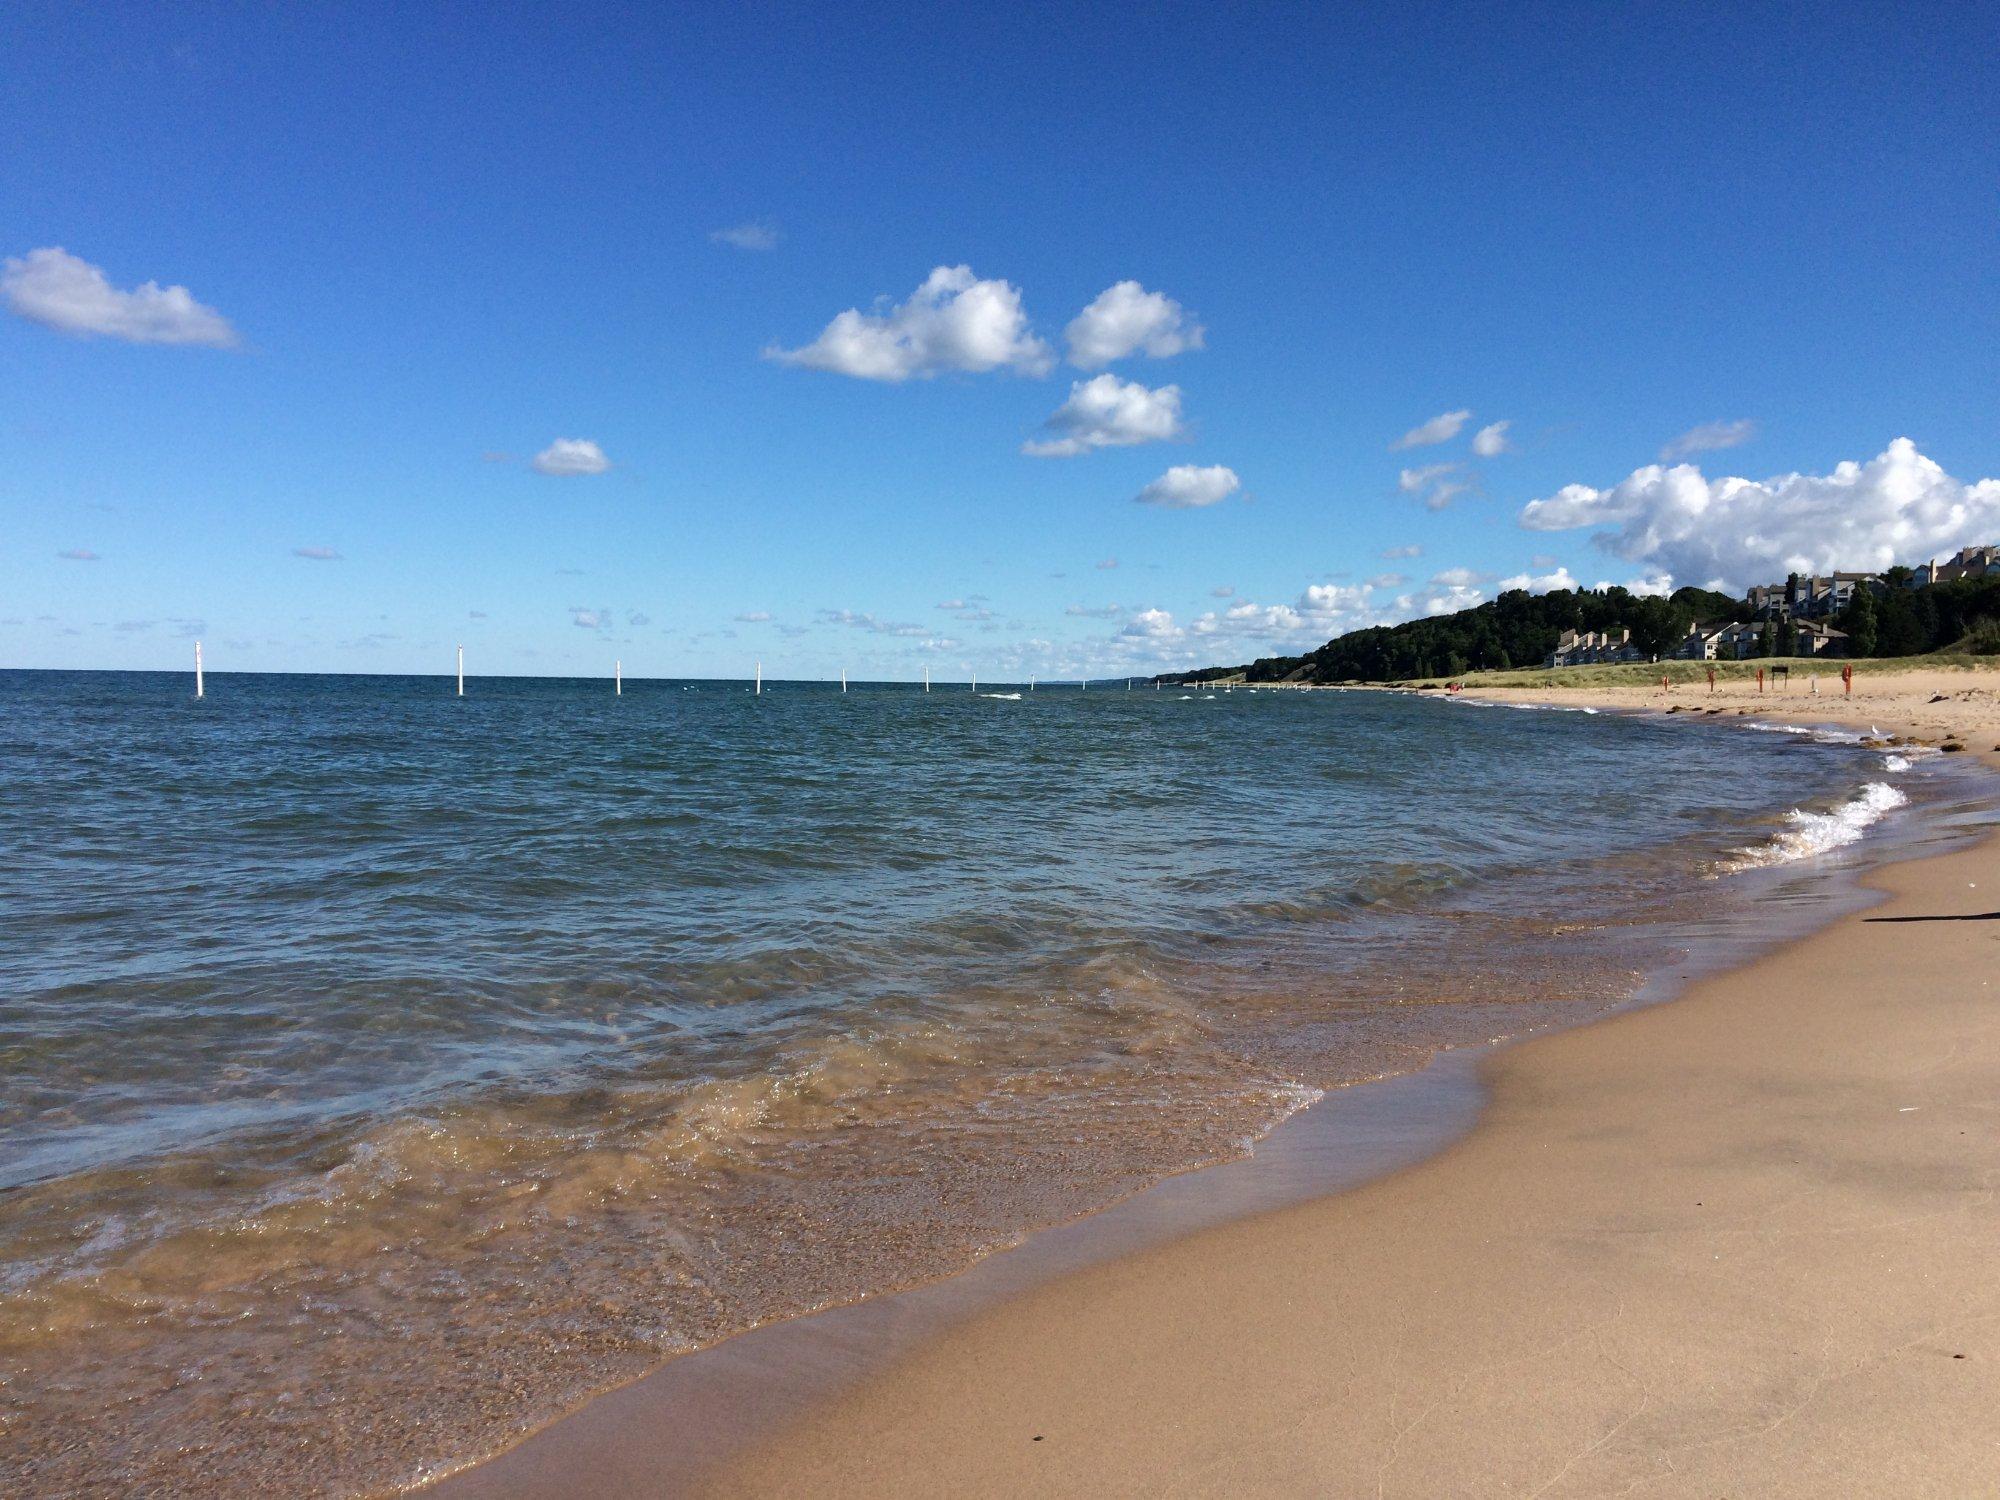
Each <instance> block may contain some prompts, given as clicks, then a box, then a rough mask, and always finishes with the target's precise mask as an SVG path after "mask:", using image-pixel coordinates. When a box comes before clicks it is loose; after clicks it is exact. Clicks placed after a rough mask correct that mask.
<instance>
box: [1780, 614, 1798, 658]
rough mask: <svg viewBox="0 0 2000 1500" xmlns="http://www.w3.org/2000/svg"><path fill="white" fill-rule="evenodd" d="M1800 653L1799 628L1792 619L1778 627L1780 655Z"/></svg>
mask: <svg viewBox="0 0 2000 1500" xmlns="http://www.w3.org/2000/svg"><path fill="white" fill-rule="evenodd" d="M1798 654H1799V628H1798V626H1796V625H1794V624H1793V623H1792V622H1791V621H1790V620H1787V621H1785V623H1784V624H1782V625H1780V626H1779V627H1778V655H1780V656H1797V655H1798Z"/></svg>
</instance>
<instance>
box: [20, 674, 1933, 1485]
mask: <svg viewBox="0 0 2000 1500" xmlns="http://www.w3.org/2000/svg"><path fill="white" fill-rule="evenodd" d="M1948 781H1949V777H1948V776H1945V775H1944V774H1943V770H1942V768H1941V767H1937V766H1935V765H1933V764H1931V763H1927V762H1925V761H1922V760H1912V759H1905V758H1902V757H1896V758H1893V759H1892V758H1891V757H1889V756H1887V755H1885V754H1884V753H1882V752H1881V751H1879V750H1870V749H1868V748H1866V747H1863V746H1860V745H1856V744H1852V743H1846V742H1842V741H1841V740H1839V739H1838V737H1822V738H1815V737H1812V736H1808V735H1804V734H1772V733H1748V732H1743V731H1742V730H1740V729H1737V728H1733V727H1723V726H1718V725H1714V724H1707V725H1697V724H1691V723H1688V722H1686V721H1684V720H1674V721H1667V720H1640V719H1633V718H1623V717H1614V716H1610V715H1590V714H1585V713H1568V712H1519V711H1508V710H1499V709H1488V708H1481V707H1477V706H1474V705H1470V704H1459V703H1446V702H1443V701H1438V700H1436V699H1433V698H1428V697H1416V696H1391V695H1384V694H1373V693H1302V692H1276V691H1264V692H1258V693H1251V692H1244V691H1237V692H1234V693H1216V692H1199V691H1182V690H1178V689H1167V690H1165V691H1154V690H1151V689H1147V688H1142V689H1141V690H1139V691H1135V692H1128V691H1124V690H1123V689H1122V687H1120V688H1116V689H1113V690H1105V689H1104V688H1103V687H1102V686H1101V685H1100V686H1098V687H1093V688H1092V689H1091V690H1090V691H1088V692H1083V691H1079V690H1078V689H1077V688H1075V687H1074V686H1073V685H1072V686H1069V687H1065V688H1062V689H1052V688H1046V687H1045V688H1042V689H1040V690H1038V691H1029V690H1027V689H1026V687H1025V686H1023V687H1014V686H1005V687H1000V688H997V689H996V688H987V689H982V691H980V692H979V693H977V694H975V693H973V692H971V691H969V690H967V689H966V688H965V687H964V686H962V685H960V686H953V687H949V688H946V687H942V686H940V687H939V688H937V689H936V690H934V691H932V692H930V693H928V694H926V693H924V692H922V691H921V690H920V689H916V688H910V687H890V686H862V685H857V686H856V687H855V689H854V690H853V691H851V692H848V693H845V694H843V693H841V692H840V691H839V690H838V688H837V686H827V685H820V684H785V683H778V684H768V685H767V686H766V690H765V692H764V693H763V695H762V696H755V695H753V694H752V693H751V692H750V691H749V690H748V685H747V684H733V683H717V682H698V683H692V682H691V683H682V682H628V683H626V685H625V692H624V695H623V696H622V697H613V696H612V693H611V690H610V685H609V684H608V683H594V682H593V683H584V682H577V681H552V680H534V679H505V680H475V681H473V682H471V683H470V684H468V688H467V696H466V697H465V698H463V699H459V698H457V697H455V696H454V695H453V693H452V686H451V683H450V682H449V680H444V679H435V678H407V677H402V678H387V677H307V676H242V675H211V676H210V677H209V679H208V695H207V697H206V698H205V699H204V700H202V701H200V702H197V701H195V700H194V699H193V697H192V693H191V683H190V682H189V681H188V680H187V679H186V678H184V677H181V676H170V675H165V674H117V673H76V674H66V673H7V674H0V856H4V857H0V929H4V941H0V1359H4V1362H5V1366H6V1379H5V1383H4V1386H0V1423H4V1426H0V1490H4V1491H6V1492H8V1493H31V1492H32V1493H37V1494H57V1493H72V1492H75V1493H89V1492H107V1493H132V1492H138V1491H146V1492H150V1493H177V1492H207V1493H213V1492H217V1491H226V1492H253V1491H256V1492H262V1491H266V1490H271V1491H280V1492H332V1493H345V1492H351V1491H354V1490H358V1489H368V1488H371V1487H381V1486H384V1485H392V1484H396V1483H401V1482H407V1481H409V1480H412V1479H414V1478H416V1477H418V1476H420V1475H422V1474H425V1473H427V1472H432V1471H434V1470H436V1469H437V1468H440V1467H445V1466H449V1465H451V1464H453V1463H455V1462H458V1461H461V1460H463V1459H465V1458H467V1457H470V1456H475V1455H477V1454H480V1453H484V1452H489V1451H491V1450H492V1449H493V1448H494V1447H496V1446H498V1445H500V1444H502V1443H504V1442H506V1441H507V1440H508V1439H509V1438H510V1437H511V1436H512V1435H514V1434H516V1433H518V1432H519V1431H521V1430H522V1429H523V1428H525V1427H527V1426H530V1425H533V1424H535V1423H537V1422H539V1421H542V1420H545V1419H546V1418H547V1417H548V1416H550V1415H551V1414H553V1413H555V1412H557V1411H560V1410H562V1409H564V1408H565V1407H567V1406H569V1405H572V1404H574V1402H576V1401H577V1400H578V1399H580V1398H581V1397H582V1396H584V1395H586V1394H588V1393H589V1392H591V1391H593V1390H597V1389H601V1388H603V1387H605V1386H606V1385H608V1384H612V1383H615V1382H617V1381H620V1380H624V1379H627V1378H630V1377H631V1376H633V1375H635V1374H637V1373H639V1372H640V1371H642V1370H644V1369H646V1368H648V1367H649V1366H651V1365H654V1364H656V1363H658V1362H659V1361H660V1360H661V1359H663V1358H666V1357H668V1356H670V1355H672V1354H674V1353H676V1352H679V1351H683V1350H687V1349H692V1348H696V1347H699V1346H701V1345H703V1344H706V1343H710V1342H713V1341H714V1340H716V1339H718V1338H720V1337H723V1336H725V1335H727V1334H728V1333H730V1332H732V1331H735V1330H738V1329H741V1328H744V1327H747V1326H750V1325H751V1324H754V1323H757V1322H761V1321H765V1320H768V1319H770V1318H774V1317H779V1316H783V1315H787V1314H791V1313H796V1312H799V1311H803V1310H806V1309H810V1308H813V1307H818V1306H824V1305H827V1304H830V1303H834V1302H840V1301H846V1300H851V1299H853V1298H856V1297H860V1296H864V1295H867V1294H868V1293H870V1292H875V1291H880V1290H883V1289H886V1288H889V1287H893V1286H898V1285H904V1284H908V1283H910V1282H912V1281H916V1280H921V1279H925V1278H929V1277H934V1276H937V1275H940V1274H944V1273H946V1272H949V1271H950V1270H952V1269H954V1268H956V1267H959V1266H962V1265H964V1264H966V1263H968V1262H969V1261H970V1260H972V1259H974V1258H976V1257H977V1256H979V1255H980V1254H982V1253H984V1252H986V1251H988V1250H990V1249H992V1248H994V1247H996V1246H1000V1245H1004V1244H1007V1243H1009V1242H1011V1241H1013V1240H1016V1239H1018V1238H1019V1237H1020V1236H1021V1235H1022V1234H1023V1233H1024V1232H1026V1231H1028V1230H1030V1229H1032V1228H1034V1227H1036V1226H1039V1225H1045V1224H1049V1223H1054V1222H1058V1221H1061V1220H1064V1219H1067V1218H1070V1217H1073V1216H1075V1215H1076V1214H1078V1213H1082V1212H1085V1211H1088V1210H1089V1209H1092V1208H1094V1207H1098V1206H1101V1205H1103V1204H1105V1203H1107V1202H1110V1201H1112V1200H1114V1199H1117V1198H1119V1197H1121V1196H1124V1195H1126V1194H1129V1193H1131V1192H1133V1191H1135V1190H1137V1189H1139V1188H1141V1187H1144V1186H1146V1185H1147V1184H1149V1183H1151V1182H1154V1181H1157V1180H1159V1179H1160V1178H1161V1177H1163V1176H1165V1175H1167V1174H1170V1173H1173V1172H1177V1171H1180V1170H1184V1169H1186V1168H1188V1167H1190V1166H1194V1165H1198V1164H1201V1163H1205V1162H1212V1161H1216V1160H1220V1159H1224V1158H1227V1157H1231V1156H1235V1155H1240V1154H1241V1153H1242V1152H1244V1151H1245V1150H1247V1149H1249V1147H1250V1145H1251V1143H1253V1142H1254V1141H1255V1139H1256V1138H1257V1137H1258V1136H1260V1135H1261V1134H1262V1133H1263V1132H1265V1131H1267V1130H1268V1129H1269V1128H1270V1127H1271V1126H1273V1125H1274V1124H1275V1123H1276V1122H1278V1121H1279V1120H1281V1119H1283V1118H1284V1117H1285V1116H1286V1115H1287V1114H1289V1113H1291V1112H1292V1111H1294V1110H1296V1109H1298V1108H1300V1107H1301V1106H1302V1105H1304V1104H1306V1103H1308V1102H1309V1101H1310V1100H1311V1099H1313V1098H1314V1097H1315V1096H1316V1094H1317V1093H1318V1091H1320V1090H1323V1089H1327V1088H1331V1087H1336V1086H1340V1085H1343V1084H1348V1083H1352V1082H1355V1081H1357V1080H1362V1079H1367V1078H1372V1077H1378V1076H1381V1075H1383V1074H1386V1073H1391V1072H1397V1071H1402V1070H1407V1069H1409V1068H1412V1067H1416V1066H1419V1065H1421V1063H1422V1062H1423V1061H1424V1060H1425V1059H1426V1058H1428V1057H1429V1056H1430V1055H1432V1053H1433V1052H1434V1051H1435V1050H1436V1049H1438V1048H1440V1047H1444V1046H1450V1045H1454V1044H1458V1043H1463V1042H1467V1041H1472V1040H1484V1039H1486V1038H1489V1037H1493V1036H1498V1035H1510V1034H1518V1033H1520V1032H1523V1031H1527V1030H1532V1029H1535V1028H1538V1027H1543V1026H1547V1025H1551V1024H1556V1023H1558V1022H1561V1021H1564V1020H1568V1019H1574V1018H1578V1017H1582V1016H1586V1015H1590V1014H1595V1013H1598V1012H1599V1011H1601V1010H1603V1009H1605V1008H1607V1007H1609V1006H1611V1005H1614V1004H1616V1003H1618V1002H1619V1001H1621V1000H1622V999H1624V998H1626V997H1627V996H1629V995H1630V994H1631V993H1632V992H1633V991H1634V990H1635V988H1636V987H1637V986H1638V985H1639V983H1640V982H1641V981H1642V979H1643V978H1644V977H1645V975H1646V974H1648V973H1650V972H1653V971H1654V970H1656V969H1657V968H1659V966H1661V965H1662V964H1666V963H1670V962H1672V961H1673V960H1674V959H1675V957H1676V956H1678V955H1679V954H1682V953H1684V952H1685V951H1686V948H1687V946H1688V944H1689V943H1690V942H1691V941H1698V934H1699V933H1700V932H1701V931H1702V929H1703V926H1704V924H1708V923H1713V922H1714V921H1715V920H1716V919H1717V915H1718V913H1737V912H1740V911H1742V910H1744V909H1745V908H1746V906H1748V905H1750V904H1752V903H1763V904H1764V907H1765V909H1768V910H1780V909H1782V908H1784V907H1785V906H1786V905H1787V904H1788V903H1796V902H1800V901H1807V900H1809V899H1810V892H1811V889H1812V881H1813V880H1814V879H1815V878H1817V872H1818V871H1819V869H1820V867H1821V866H1823V865H1824V864H1826V863H1827V862H1828V860H1829V859H1830V858H1831V859H1838V858H1839V855H1838V854H1833V855H1829V854H1828V852H1827V851H1837V850H1839V849H1841V848H1843V847H1847V846H1850V845H1851V843H1852V840H1853V839H1855V838H1858V837H1859V836H1860V835H1861V834H1863V833H1864V832H1866V831H1867V830H1868V829H1869V828H1870V827H1871V826H1873V825H1875V824H1876V823H1877V820H1879V819H1882V818H1888V819H1890V820H1894V819H1896V818H1898V817H1907V816H1909V813H1908V812H1905V811H1902V810H1900V809H1902V807H1903V804H1904V803H1905V802H1906V801H1910V800H1914V803H1915V804H1916V805H1917V806H1918V807H1922V806H1924V805H1927V804H1928V803H1931V802H1934V801H1937V800H1938V799H1939V798H1940V797H1942V796H1943V795H1944V792H1945V789H1946V783H1947V782H1948ZM1774 871H1775V872H1776V874H1774Z"/></svg>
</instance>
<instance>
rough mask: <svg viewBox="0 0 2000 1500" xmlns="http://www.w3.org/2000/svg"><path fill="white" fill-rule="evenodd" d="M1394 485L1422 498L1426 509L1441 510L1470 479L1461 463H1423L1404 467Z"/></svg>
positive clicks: (1470, 483)
mask: <svg viewBox="0 0 2000 1500" xmlns="http://www.w3.org/2000/svg"><path fill="white" fill-rule="evenodd" d="M1396 487H1397V488H1398V489H1400V490H1401V491H1402V492H1403V493H1404V494H1406V495H1414V496H1416V497H1417V498H1418V499H1420V500H1422V501H1423V502H1424V508H1425V509H1426V510H1443V509H1444V508H1445V507H1446V506H1447V505H1449V504H1451V502H1452V500H1453V498H1454V497H1456V496H1459V495H1462V494H1464V493H1465V492H1466V491H1467V490H1469V489H1471V488H1472V481H1471V480H1470V479H1468V478H1466V477H1465V465H1463V464H1425V465H1424V466H1423V467H1422V468H1418V469H1404V470H1403V471H1402V472H1401V473H1399V474H1398V475H1397V476H1396ZM1411 555H1412V556H1415V554H1414V553H1412V554H1411Z"/></svg>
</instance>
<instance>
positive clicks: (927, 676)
mask: <svg viewBox="0 0 2000 1500" xmlns="http://www.w3.org/2000/svg"><path fill="white" fill-rule="evenodd" d="M930 690H931V669H930V668H929V667H925V668H924V691H925V692H927V693H928V692H929V691H930Z"/></svg>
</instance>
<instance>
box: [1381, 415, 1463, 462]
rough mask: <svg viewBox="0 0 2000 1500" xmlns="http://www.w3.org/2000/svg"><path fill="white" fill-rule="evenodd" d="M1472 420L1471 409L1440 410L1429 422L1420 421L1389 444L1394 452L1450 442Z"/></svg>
mask: <svg viewBox="0 0 2000 1500" xmlns="http://www.w3.org/2000/svg"><path fill="white" fill-rule="evenodd" d="M1471 420H1472V413H1471V411H1470V410H1466V411H1447V412H1440V413H1439V414H1438V415H1437V416H1435V417H1432V418H1431V419H1430V420H1429V421H1428V422H1422V423H1419V424H1418V425H1417V426H1415V427H1412V428H1411V429H1410V430H1409V431H1408V432H1406V433H1404V434H1403V435H1402V436H1401V437H1399V438H1397V439H1396V441H1395V442H1393V443H1391V444H1390V445H1389V447H1390V451H1391V452H1394V451H1397V450H1399V449H1403V448H1429V447H1432V446H1433V445H1435V444H1438V443H1448V442H1450V441H1451V440H1452V439H1453V438H1455V437H1457V436H1458V434H1459V432H1460V430H1461V429H1462V428H1463V427H1464V426H1465V424H1466V423H1467V422H1469V421H1471Z"/></svg>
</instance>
